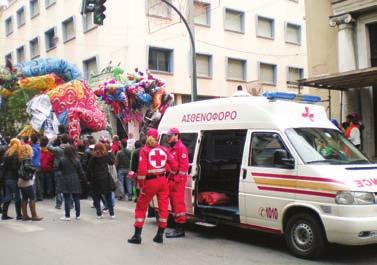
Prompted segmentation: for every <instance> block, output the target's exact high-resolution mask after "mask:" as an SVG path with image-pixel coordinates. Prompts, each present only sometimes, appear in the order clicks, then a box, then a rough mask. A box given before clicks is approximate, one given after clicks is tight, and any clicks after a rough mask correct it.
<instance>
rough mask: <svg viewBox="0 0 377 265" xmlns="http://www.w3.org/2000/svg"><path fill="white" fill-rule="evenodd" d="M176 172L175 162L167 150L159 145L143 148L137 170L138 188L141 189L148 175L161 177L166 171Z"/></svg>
mask: <svg viewBox="0 0 377 265" xmlns="http://www.w3.org/2000/svg"><path fill="white" fill-rule="evenodd" d="M168 169H170V170H174V171H176V170H178V165H177V162H176V160H175V159H174V158H173V157H172V155H171V154H170V152H169V150H167V149H166V148H165V147H163V146H161V145H157V146H156V147H153V148H152V147H149V146H144V147H143V148H142V149H141V150H140V155H139V168H138V172H137V173H138V176H137V180H138V183H139V186H140V187H143V185H144V181H145V179H146V177H147V176H150V175H162V174H165V173H166V171H167V170H168Z"/></svg>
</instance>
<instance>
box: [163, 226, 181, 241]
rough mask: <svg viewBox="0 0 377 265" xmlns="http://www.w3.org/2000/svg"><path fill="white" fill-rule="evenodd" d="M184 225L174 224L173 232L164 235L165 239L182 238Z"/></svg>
mask: <svg viewBox="0 0 377 265" xmlns="http://www.w3.org/2000/svg"><path fill="white" fill-rule="evenodd" d="M183 226H184V224H176V226H175V228H174V230H173V231H171V232H169V233H166V237H167V238H176V237H184V236H185V229H184V227H183Z"/></svg>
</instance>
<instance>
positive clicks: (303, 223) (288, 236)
mask: <svg viewBox="0 0 377 265" xmlns="http://www.w3.org/2000/svg"><path fill="white" fill-rule="evenodd" d="M284 236H285V240H286V242H287V246H288V248H289V250H290V251H291V252H292V253H293V255H295V256H296V257H299V258H302V259H315V258H318V257H320V256H322V255H323V254H324V253H325V251H326V248H327V244H328V243H327V239H326V236H325V233H324V231H323V228H322V225H321V223H320V220H318V218H316V217H314V216H313V215H311V214H308V213H300V214H296V215H293V216H292V217H290V218H289V220H288V221H287V223H286V225H285V234H284Z"/></svg>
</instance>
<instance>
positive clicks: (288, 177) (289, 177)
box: [251, 172, 344, 184]
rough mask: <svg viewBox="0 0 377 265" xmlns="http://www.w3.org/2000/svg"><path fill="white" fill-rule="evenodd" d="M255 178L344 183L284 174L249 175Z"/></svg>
mask: <svg viewBox="0 0 377 265" xmlns="http://www.w3.org/2000/svg"><path fill="white" fill-rule="evenodd" d="M251 175H252V176H255V177H266V178H281V179H299V180H309V181H322V182H333V183H340V184H344V182H341V181H338V180H335V179H328V178H319V177H307V176H296V175H284V174H271V173H254V172H252V173H251Z"/></svg>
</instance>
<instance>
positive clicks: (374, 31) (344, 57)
mask: <svg viewBox="0 0 377 265" xmlns="http://www.w3.org/2000/svg"><path fill="white" fill-rule="evenodd" d="M331 4H332V16H331V17H330V19H329V24H330V26H331V27H333V28H335V29H336V30H337V33H336V34H337V40H338V42H337V43H338V45H337V51H338V53H337V60H338V70H339V72H344V71H349V70H356V69H364V68H368V67H375V66H377V1H375V0H332V1H331ZM344 97H345V104H344V111H343V113H344V115H347V114H348V113H350V112H357V113H359V114H361V117H362V121H363V123H364V126H365V129H364V135H363V151H364V152H365V153H366V154H367V155H368V156H369V157H375V156H376V150H377V141H376V131H377V123H376V122H375V118H376V117H377V115H376V114H377V88H375V87H369V88H355V89H353V90H351V91H349V92H344Z"/></svg>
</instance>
